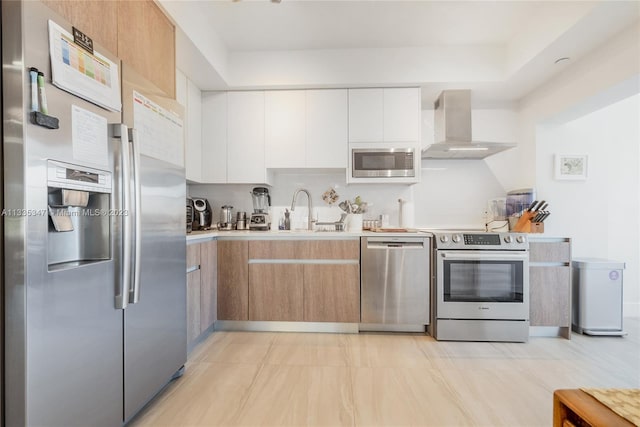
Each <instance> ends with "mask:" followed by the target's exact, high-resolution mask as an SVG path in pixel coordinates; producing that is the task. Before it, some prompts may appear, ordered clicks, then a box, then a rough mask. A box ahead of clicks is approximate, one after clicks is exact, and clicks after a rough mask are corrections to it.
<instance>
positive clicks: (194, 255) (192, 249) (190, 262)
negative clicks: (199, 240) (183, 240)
mask: <svg viewBox="0 0 640 427" xmlns="http://www.w3.org/2000/svg"><path fill="white" fill-rule="evenodd" d="M199 266H200V245H198V244H191V245H187V270H189V268H191V267H199Z"/></svg>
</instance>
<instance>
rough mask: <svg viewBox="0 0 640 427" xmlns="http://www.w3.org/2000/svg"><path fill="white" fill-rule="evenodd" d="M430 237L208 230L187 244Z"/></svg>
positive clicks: (422, 234)
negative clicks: (232, 241)
mask: <svg viewBox="0 0 640 427" xmlns="http://www.w3.org/2000/svg"><path fill="white" fill-rule="evenodd" d="M363 236H367V237H375V236H379V237H382V236H385V237H429V236H431V233H429V232H428V231H424V230H410V231H406V232H372V231H360V232H356V233H352V232H348V231H309V230H277V231H276V230H274V231H249V230H244V231H237V230H231V231H221V230H206V231H192V232H191V233H189V234H187V243H197V242H203V241H206V240H213V239H218V240H274V239H279V240H341V239H342V240H350V239H359V238H360V237H363Z"/></svg>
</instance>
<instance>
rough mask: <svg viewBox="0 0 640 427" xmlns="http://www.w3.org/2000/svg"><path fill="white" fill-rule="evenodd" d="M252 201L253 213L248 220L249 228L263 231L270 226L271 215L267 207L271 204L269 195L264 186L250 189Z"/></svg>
mask: <svg viewBox="0 0 640 427" xmlns="http://www.w3.org/2000/svg"><path fill="white" fill-rule="evenodd" d="M250 194H251V200H252V201H253V213H252V214H251V219H250V220H249V230H258V231H265V230H269V229H270V228H271V217H270V216H269V207H270V206H271V196H270V195H269V190H268V189H267V188H266V187H255V188H254V189H253V191H251V193H250Z"/></svg>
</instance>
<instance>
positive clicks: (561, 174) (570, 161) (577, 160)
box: [555, 154, 588, 180]
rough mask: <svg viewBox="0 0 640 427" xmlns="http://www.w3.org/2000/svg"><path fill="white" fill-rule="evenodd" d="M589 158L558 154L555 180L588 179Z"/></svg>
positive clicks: (582, 155) (581, 155)
mask: <svg viewBox="0 0 640 427" xmlns="http://www.w3.org/2000/svg"><path fill="white" fill-rule="evenodd" d="M587 162H588V156H587V155H586V154H556V155H555V179H558V180H585V179H587V166H588V164H587Z"/></svg>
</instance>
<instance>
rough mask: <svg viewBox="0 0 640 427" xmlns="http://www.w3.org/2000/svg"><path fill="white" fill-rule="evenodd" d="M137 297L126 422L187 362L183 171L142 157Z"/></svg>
mask: <svg viewBox="0 0 640 427" xmlns="http://www.w3.org/2000/svg"><path fill="white" fill-rule="evenodd" d="M140 169H141V170H140V177H141V193H142V199H141V207H142V212H141V214H142V215H141V227H142V229H141V230H140V231H141V233H140V239H141V241H140V243H141V245H140V251H141V253H140V265H139V267H140V290H139V292H140V294H139V300H138V302H137V303H132V304H129V306H128V307H127V309H126V310H125V313H124V315H125V344H124V350H125V357H124V360H125V369H124V373H125V375H124V377H125V380H124V381H125V421H128V420H129V419H130V418H131V417H132V416H133V415H135V413H136V412H137V411H138V410H139V409H140V408H141V407H142V406H144V405H145V404H146V403H147V402H148V401H149V400H150V399H151V398H153V396H154V395H155V394H156V393H157V392H158V391H159V390H160V389H161V388H162V387H164V385H165V384H166V383H167V382H168V381H169V380H170V379H171V378H172V376H173V375H174V374H175V373H176V371H177V370H178V369H180V368H181V367H182V366H183V365H184V363H185V362H186V360H187V339H186V331H187V326H186V275H185V271H186V268H187V267H186V244H185V235H184V228H185V224H184V222H185V217H184V206H183V205H184V200H185V191H186V190H185V177H184V170H183V169H181V168H177V167H175V166H172V165H169V164H167V163H164V162H162V161H159V160H156V159H153V158H151V157H146V156H140Z"/></svg>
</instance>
